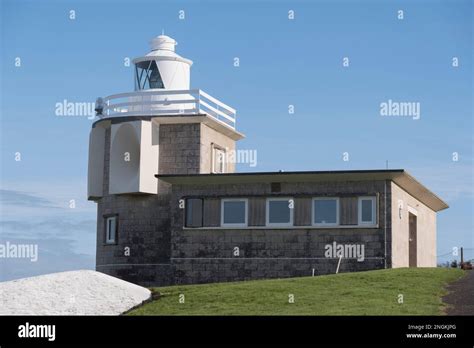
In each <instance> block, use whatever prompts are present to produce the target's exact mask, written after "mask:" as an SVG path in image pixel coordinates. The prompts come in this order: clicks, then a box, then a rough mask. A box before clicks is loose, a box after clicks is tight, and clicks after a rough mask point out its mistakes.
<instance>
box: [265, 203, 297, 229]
mask: <svg viewBox="0 0 474 348" xmlns="http://www.w3.org/2000/svg"><path fill="white" fill-rule="evenodd" d="M290 213H291V212H290V203H289V202H288V201H269V202H268V222H269V223H271V224H272V223H273V224H278V223H289V222H290Z"/></svg>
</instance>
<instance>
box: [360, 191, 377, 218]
mask: <svg viewBox="0 0 474 348" xmlns="http://www.w3.org/2000/svg"><path fill="white" fill-rule="evenodd" d="M375 203H376V201H375V197H359V209H358V210H359V225H375V217H376V211H375V206H376V204H375Z"/></svg>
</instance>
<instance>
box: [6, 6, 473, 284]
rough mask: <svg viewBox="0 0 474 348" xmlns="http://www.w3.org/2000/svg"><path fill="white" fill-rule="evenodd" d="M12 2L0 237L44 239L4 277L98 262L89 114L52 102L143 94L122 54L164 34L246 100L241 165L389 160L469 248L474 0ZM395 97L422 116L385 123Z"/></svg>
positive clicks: (449, 239)
mask: <svg viewBox="0 0 474 348" xmlns="http://www.w3.org/2000/svg"><path fill="white" fill-rule="evenodd" d="M1 6H2V7H1V17H2V24H1V25H2V26H1V38H2V40H1V41H2V43H1V45H2V49H1V59H2V78H1V83H2V85H1V97H2V104H1V188H2V190H3V191H2V195H1V197H2V199H1V205H0V209H1V216H0V218H1V220H0V223H1V225H0V226H1V227H0V228H1V230H0V233H1V236H0V239H2V240H10V241H12V242H13V241H29V242H30V243H38V245H39V249H40V259H39V260H38V262H37V263H35V264H33V263H31V262H29V261H26V260H7V261H2V264H1V265H0V267H1V269H0V271H1V272H0V280H2V279H3V280H4V279H13V278H18V277H22V276H27V275H33V274H41V273H47V272H53V271H59V270H65V269H77V268H93V267H94V257H95V219H96V210H95V204H94V203H91V202H87V200H86V179H87V178H86V175H87V147H88V136H89V135H88V134H89V130H90V127H91V123H92V120H90V119H88V118H87V117H59V116H56V115H55V105H56V103H58V102H62V101H63V100H64V99H66V100H68V101H70V102H93V101H95V99H96V97H98V96H107V95H111V94H115V93H121V92H128V91H132V90H133V78H132V76H133V75H132V68H131V67H127V66H124V59H125V58H127V57H129V58H134V57H137V56H141V55H143V54H145V53H147V52H148V51H149V46H148V42H149V40H150V39H151V38H153V37H154V36H157V35H159V34H161V31H162V30H164V31H165V34H167V35H170V36H172V37H173V38H175V39H176V40H177V41H178V46H177V52H178V53H179V54H180V55H182V56H184V57H186V58H189V59H192V60H193V61H194V65H193V67H192V72H191V85H192V87H193V88H200V89H202V90H204V91H206V92H208V93H209V94H211V95H212V96H214V97H217V98H218V99H220V100H221V101H223V102H225V103H227V104H229V105H231V106H232V107H234V108H235V109H237V112H238V116H237V117H238V118H237V127H238V129H239V130H240V131H241V132H243V133H245V134H246V136H247V138H246V139H244V140H242V141H241V142H240V143H239V148H241V149H256V150H257V151H258V166H257V167H256V168H250V167H248V166H246V165H239V166H238V170H239V171H272V170H280V169H282V170H331V169H378V168H385V165H386V161H387V160H388V161H389V168H404V169H406V170H408V171H409V172H410V173H411V174H413V175H414V176H415V177H416V178H417V179H418V180H420V181H421V182H422V183H424V184H425V185H426V186H427V187H428V188H430V189H431V190H432V191H434V192H435V193H437V194H438V195H439V196H440V197H441V198H443V199H444V200H446V201H447V202H448V204H449V205H450V208H449V209H448V210H446V211H443V212H441V213H440V214H438V253H439V254H445V253H446V252H449V251H450V250H451V248H452V247H453V246H464V247H466V248H473V245H474V242H473V231H474V223H473V217H472V216H473V213H474V209H473V187H474V179H473V178H474V174H473V139H472V137H473V71H472V58H473V57H472V54H473V51H474V50H473V8H472V7H473V6H472V2H471V1H459V0H454V1H413V0H411V1H359V2H352V1H313V2H310V1H292V2H289V1H274V2H270V1H260V2H258V1H257V2H250V1H239V2H237V1H233V2H232V1H231V2H225V3H220V2H217V1H202V2H201V1H200V2H199V3H198V2H191V1H181V2H180V1H164V2H160V1H130V0H129V1H113V2H112V1H47V0H46V1H41V2H40V1H22V0H19V1H11V0H4V1H2V2H1ZM71 10H74V11H75V15H76V18H75V19H74V20H71V19H70V18H69V15H70V11H71ZM180 10H184V11H185V19H184V20H180V19H179V18H178V15H179V11H180ZM289 10H294V11H295V19H294V20H289V19H288V11H289ZM398 10H403V11H404V19H403V20H399V19H398V18H397V14H398V13H397V11H398ZM17 57H19V58H20V59H21V66H20V67H16V66H15V59H16V58H17ZM235 57H238V58H239V59H240V66H239V67H234V65H233V63H234V58H235ZM343 57H348V58H349V67H343V65H342V60H343ZM453 57H457V58H458V60H459V66H458V67H453V66H452V59H453ZM389 99H391V100H393V101H402V102H418V103H420V106H421V117H420V119H419V120H413V119H411V118H407V117H382V116H381V115H380V109H379V108H380V103H382V102H386V101H388V100H389ZM290 104H291V105H294V107H295V113H294V114H289V113H288V105H290ZM344 152H348V153H349V156H350V157H349V161H347V162H345V161H343V157H342V154H343V153H344ZM453 152H457V153H458V154H459V160H458V161H457V162H455V161H453V160H452V154H453ZM16 153H20V154H21V161H15V154H16ZM71 200H74V203H75V207H74V208H71V207H70V205H71ZM471 257H472V254H471ZM439 261H443V259H440V260H439Z"/></svg>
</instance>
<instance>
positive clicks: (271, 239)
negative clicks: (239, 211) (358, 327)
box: [171, 181, 391, 284]
mask: <svg viewBox="0 0 474 348" xmlns="http://www.w3.org/2000/svg"><path fill="white" fill-rule="evenodd" d="M308 194H309V195H315V196H317V195H324V194H326V195H328V194H331V195H334V196H337V195H339V194H341V195H344V194H355V195H357V194H360V195H377V196H378V226H377V227H374V228H360V227H354V228H352V227H351V228H347V227H346V228H284V229H282V228H278V229H272V228H245V229H221V228H205V227H204V228H198V229H191V228H190V229H186V228H183V222H184V210H183V209H180V208H179V207H178V206H177V204H175V205H172V206H171V213H172V237H171V247H172V252H171V261H172V263H173V265H174V272H175V273H174V274H175V282H176V283H178V284H190V283H208V282H218V281H236V280H248V279H260V278H284V277H297V276H310V275H312V274H313V270H314V274H315V275H320V274H329V273H335V271H336V268H337V263H338V258H326V257H325V255H324V252H325V246H326V245H327V244H332V243H333V242H336V243H338V244H363V245H364V248H365V259H364V261H362V262H358V261H357V260H355V259H343V260H341V264H340V268H339V272H350V271H363V270H370V269H379V268H384V267H385V253H387V257H388V258H389V255H390V249H389V248H387V249H386V247H385V241H386V240H387V241H388V240H389V234H390V231H391V225H390V222H391V220H390V207H391V205H390V202H391V200H390V183H387V184H386V183H385V182H384V181H379V182H331V183H292V184H290V183H282V184H281V192H280V193H278V195H280V196H292V197H297V196H298V195H308ZM255 195H266V196H272V195H275V194H272V193H271V185H270V183H260V184H251V185H249V184H240V185H207V186H194V185H193V186H187V185H174V186H173V188H172V197H173V198H172V201H175V202H178V200H179V199H181V198H184V197H189V196H197V197H198V196H216V197H231V196H234V197H235V196H237V197H245V196H246V197H252V196H255ZM385 198H387V199H385ZM385 204H386V205H387V206H385ZM385 209H387V212H385ZM385 218H386V220H385ZM236 247H237V248H238V250H239V256H235V254H234V252H235V250H236V249H235V248H236ZM387 267H390V262H389V260H388V259H387Z"/></svg>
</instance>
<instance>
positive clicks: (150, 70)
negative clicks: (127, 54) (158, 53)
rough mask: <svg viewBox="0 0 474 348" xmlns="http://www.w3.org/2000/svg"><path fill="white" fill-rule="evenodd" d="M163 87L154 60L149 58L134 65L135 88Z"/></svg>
mask: <svg viewBox="0 0 474 348" xmlns="http://www.w3.org/2000/svg"><path fill="white" fill-rule="evenodd" d="M152 88H165V86H164V84H163V79H162V78H161V74H160V71H159V69H158V65H157V64H156V61H154V60H149V61H144V62H139V63H137V64H136V65H135V90H143V89H152Z"/></svg>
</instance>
